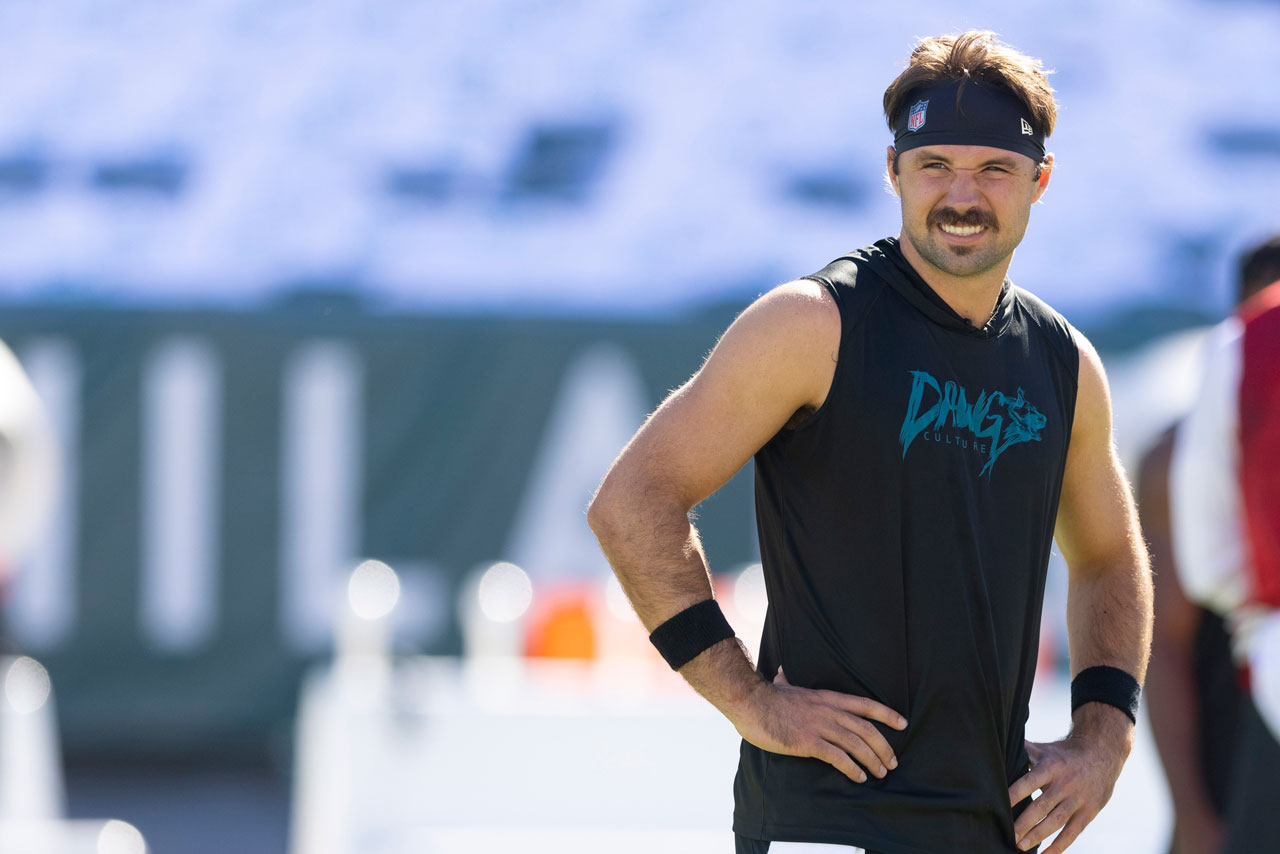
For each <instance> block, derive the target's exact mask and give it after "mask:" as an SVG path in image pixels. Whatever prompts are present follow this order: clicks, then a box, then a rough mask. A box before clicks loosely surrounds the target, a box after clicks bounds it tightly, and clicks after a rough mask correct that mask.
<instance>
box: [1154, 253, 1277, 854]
mask: <svg viewBox="0 0 1280 854" xmlns="http://www.w3.org/2000/svg"><path fill="white" fill-rule="evenodd" d="M1242 278H1244V279H1246V280H1252V281H1255V282H1266V283H1268V284H1267V285H1266V286H1265V287H1263V288H1262V289H1261V290H1260V291H1259V292H1258V293H1257V294H1255V295H1254V296H1253V297H1251V298H1250V299H1249V300H1248V301H1246V302H1245V303H1244V304H1243V305H1241V306H1240V307H1239V308H1238V309H1237V311H1236V312H1235V314H1233V315H1232V316H1231V317H1230V318H1228V319H1227V320H1226V321H1224V322H1223V323H1222V324H1220V325H1219V326H1218V327H1217V328H1216V329H1215V330H1214V331H1213V333H1212V334H1211V335H1210V337H1209V340H1208V342H1207V347H1206V352H1205V366H1204V376H1203V379H1202V382H1201V387H1200V392H1199V394H1198V395H1197V397H1196V401H1195V403H1194V404H1193V405H1192V408H1191V411H1190V412H1189V413H1188V414H1187V417H1186V419H1185V420H1184V422H1183V425H1182V427H1180V428H1179V430H1178V436H1177V439H1176V441H1175V443H1174V453H1173V462H1172V467H1171V473H1170V499H1171V509H1172V521H1173V542H1174V547H1175V549H1176V552H1175V554H1176V557H1177V561H1176V566H1177V568H1178V572H1179V575H1180V578H1181V581H1182V586H1183V587H1184V588H1185V589H1186V591H1187V593H1188V595H1190V596H1191V597H1192V598H1193V599H1195V600H1196V601H1198V602H1201V603H1203V604H1204V605H1206V606H1207V607H1209V608H1211V609H1213V610H1214V611H1216V612H1217V613H1219V614H1222V615H1224V616H1225V617H1226V618H1227V623H1228V626H1229V628H1230V630H1231V635H1232V643H1233V648H1234V652H1235V656H1236V660H1237V662H1238V663H1239V664H1240V665H1241V666H1242V668H1243V671H1244V674H1245V682H1246V691H1245V695H1244V696H1243V697H1242V699H1241V704H1240V717H1241V723H1240V728H1239V747H1238V749H1237V751H1236V754H1235V762H1234V764H1235V768H1234V771H1233V773H1232V777H1231V782H1230V797H1229V799H1228V805H1227V820H1226V830H1225V834H1224V840H1223V847H1222V850H1223V851H1224V852H1226V854H1236V853H1237V852H1252V851H1274V850H1280V829H1278V828H1277V824H1276V821H1275V806H1276V792H1277V790H1280V238H1275V239H1272V240H1270V241H1268V242H1266V243H1264V244H1262V245H1261V246H1259V247H1257V248H1256V249H1255V250H1254V251H1252V252H1251V253H1249V255H1248V256H1247V257H1246V259H1245V262H1244V264H1243V269H1242Z"/></svg>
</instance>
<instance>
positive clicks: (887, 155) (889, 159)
mask: <svg viewBox="0 0 1280 854" xmlns="http://www.w3.org/2000/svg"><path fill="white" fill-rule="evenodd" d="M897 153H898V152H897V150H896V149H895V148H894V147H893V146H892V145H891V146H889V147H888V148H886V149H885V152H884V170H885V177H887V178H888V179H889V188H890V189H892V190H893V194H894V195H895V196H897V197H898V198H902V193H901V192H900V191H899V190H898V173H897V172H894V171H893V157H894V155H895V154H897Z"/></svg>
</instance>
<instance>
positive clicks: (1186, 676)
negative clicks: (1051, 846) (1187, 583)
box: [1138, 424, 1240, 854]
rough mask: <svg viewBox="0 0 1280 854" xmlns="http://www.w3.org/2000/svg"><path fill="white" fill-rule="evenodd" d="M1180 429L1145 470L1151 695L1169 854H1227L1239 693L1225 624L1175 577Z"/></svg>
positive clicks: (1141, 475) (1171, 431) (1154, 450)
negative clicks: (1173, 483) (1169, 811)
mask: <svg viewBox="0 0 1280 854" xmlns="http://www.w3.org/2000/svg"><path fill="white" fill-rule="evenodd" d="M1176 430H1177V425H1176V424H1175V425H1174V426H1171V427H1169V428H1168V429H1167V430H1165V431H1164V432H1163V433H1162V434H1161V435H1160V437H1159V439H1157V440H1156V443H1155V444H1154V445H1153V446H1152V447H1151V449H1150V450H1149V451H1148V452H1147V453H1146V455H1145V456H1143V458H1142V462H1141V464H1140V465H1139V468H1138V510H1139V516H1140V518H1141V520H1142V530H1143V532H1144V533H1145V534H1146V536H1147V544H1148V548H1149V551H1150V555H1151V570H1152V572H1151V574H1152V579H1153V581H1154V585H1155V616H1156V620H1155V632H1154V634H1153V636H1152V642H1151V663H1150V668H1149V669H1148V671H1147V681H1146V684H1145V685H1144V686H1143V690H1144V691H1145V693H1146V695H1147V703H1146V708H1147V717H1148V718H1150V720H1151V734H1152V736H1153V738H1154V740H1155V744H1156V751H1157V752H1158V753H1159V754H1160V764H1161V765H1162V766H1163V767H1164V773H1165V778H1166V779H1167V780H1168V782H1169V794H1170V795H1171V796H1172V798H1173V833H1172V838H1171V839H1170V841H1169V854H1220V852H1221V850H1222V823H1223V818H1224V817H1225V816H1226V808H1227V793H1228V791H1229V783H1230V780H1231V765H1232V758H1233V756H1234V753H1235V745H1236V734H1237V721H1238V707H1239V701H1240V690H1239V688H1238V687H1237V684H1236V671H1235V665H1234V664H1233V663H1232V660H1231V642H1230V639H1229V638H1228V636H1227V629H1226V625H1225V624H1224V623H1223V620H1222V617H1220V616H1219V615H1217V614H1215V613H1214V612H1213V611H1210V610H1209V609H1207V608H1204V607H1202V606H1200V605H1198V604H1196V603H1194V602H1192V601H1190V600H1189V599H1187V597H1186V594H1185V592H1184V591H1183V589H1182V585H1181V584H1179V583H1178V575H1177V572H1176V571H1175V569H1174V560H1173V554H1172V551H1173V545H1172V536H1173V534H1172V530H1171V528H1170V523H1169V464H1170V460H1171V459H1172V456H1173V443H1174V436H1175V433H1176Z"/></svg>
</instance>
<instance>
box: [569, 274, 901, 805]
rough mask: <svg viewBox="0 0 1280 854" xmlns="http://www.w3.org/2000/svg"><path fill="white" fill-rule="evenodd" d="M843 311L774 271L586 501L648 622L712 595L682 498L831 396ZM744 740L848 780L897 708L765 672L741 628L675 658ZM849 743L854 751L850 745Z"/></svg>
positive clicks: (704, 488) (880, 767)
mask: <svg viewBox="0 0 1280 854" xmlns="http://www.w3.org/2000/svg"><path fill="white" fill-rule="evenodd" d="M839 342H840V315H839V310H838V308H837V307H836V304H835V301H834V299H833V298H832V297H831V295H830V294H828V293H827V292H826V290H825V289H824V288H823V287H822V286H821V285H819V284H817V283H816V282H812V281H805V280H802V281H797V282H792V283H789V284H786V285H782V286H781V287H778V288H776V289H774V290H773V291H771V292H769V293H768V294H766V295H765V296H763V297H761V298H760V299H759V300H757V301H756V302H755V303H753V304H752V305H751V306H750V307H749V308H748V309H747V310H746V311H744V312H743V313H742V315H741V316H739V317H738V319H737V320H736V321H734V323H733V325H732V326H730V327H729V330H728V331H727V332H725V334H724V336H723V337H722V338H721V339H720V341H719V343H718V344H717V345H716V347H715V349H714V350H713V351H712V353H711V355H710V356H708V357H707V360H706V362H705V363H704V364H703V366H702V368H701V369H700V370H699V371H698V372H697V373H696V374H695V375H694V376H693V378H692V379H691V380H689V382H687V383H685V385H684V386H682V387H681V388H679V389H677V390H676V391H675V392H673V393H672V394H671V395H670V396H669V397H668V398H667V399H666V401H664V402H663V404H662V405H661V406H660V407H659V408H658V410H657V411H656V412H655V413H654V414H653V415H652V416H650V417H649V419H648V420H647V421H646V422H645V424H644V426H643V427H641V428H640V431H639V432H638V433H637V434H636V435H635V437H634V438H632V440H631V441H630V442H629V443H628V444H627V446H626V448H624V449H623V451H622V453H621V454H620V455H619V457H618V459H617V460H616V461H615V462H614V464H613V466H612V467H611V468H610V469H609V473H608V475H607V476H606V477H605V479H604V482H603V483H602V484H601V486H600V489H599V491H598V492H597V493H596V496H595V498H594V499H593V500H592V502H591V507H590V510H589V511H588V515H587V518H588V522H589V523H590V525H591V529H592V530H593V531H594V532H595V533H596V536H597V537H598V538H599V540H600V545H601V547H602V548H603V549H604V552H605V555H606V557H608V559H609V562H610V563H611V564H612V565H613V568H614V571H615V572H616V574H617V576H618V580H619V581H620V582H621V583H622V587H623V589H624V590H625V591H626V593H627V596H628V598H630V600H631V604H632V605H633V606H634V607H635V609H636V613H637V614H638V615H639V617H640V620H641V622H643V623H644V625H645V628H646V629H648V630H649V631H653V629H655V628H656V627H657V626H658V625H660V624H661V623H663V622H665V621H666V620H668V619H670V618H671V617H672V616H674V615H676V614H678V613H679V612H680V611H682V610H684V609H685V608H687V607H689V606H691V605H694V604H696V603H698V602H701V601H703V600H705V599H710V598H712V595H713V593H712V587H711V581H710V573H709V571H708V568H707V563H706V557H705V555H704V553H703V550H702V543H701V542H700V541H699V539H698V532H697V529H696V528H694V526H693V524H692V523H691V522H690V520H689V511H690V510H691V509H692V508H693V507H694V506H695V505H696V504H698V503H699V502H700V501H702V500H703V499H704V498H706V497H707V496H709V495H710V494H711V493H713V492H714V491H715V490H717V489H719V488H720V486H721V485H723V484H724V483H725V482H726V481H728V480H729V478H730V477H732V476H733V475H734V473H735V472H737V471H738V469H740V468H742V466H743V465H744V464H745V463H746V462H747V461H748V460H749V459H750V458H751V457H752V455H754V454H755V452H756V451H757V450H759V449H760V448H761V447H762V446H763V445H764V444H765V443H766V442H768V441H769V440H770V439H771V438H772V437H773V436H774V435H776V434H777V433H778V431H780V430H782V429H784V428H785V427H786V425H787V424H788V423H789V422H791V421H792V420H793V419H794V418H796V417H802V416H803V415H804V414H805V413H807V412H810V411H813V410H816V409H817V408H818V407H820V406H821V405H822V403H823V401H824V400H825V399H826V395H827V391H828V389H829V388H830V386H831V380H832V377H833V376H834V373H835V361H836V357H837V351H838V349H839ZM680 674H681V675H682V676H684V678H685V679H686V680H688V682H689V684H690V685H692V686H693V687H694V689H695V690H697V691H698V693H700V694H701V695H702V696H703V697H705V698H706V699H707V700H708V701H710V702H711V703H712V704H713V705H714V706H715V707H716V708H717V709H719V710H720V712H721V713H722V714H724V716H725V717H726V718H728V719H729V721H730V722H731V723H733V725H734V726H735V728H737V730H738V732H739V733H740V734H741V735H742V736H743V738H745V739H746V740H747V741H749V742H751V743H752V744H755V745H756V746H757V747H760V748H762V749H764V750H768V751H771V752H775V753H786V754H791V755H798V756H813V757H816V758H819V759H822V760H824V761H826V762H829V763H830V764H832V765H834V766H835V767H837V768H839V769H840V770H841V771H842V772H844V773H845V774H846V776H848V777H850V778H851V779H853V780H858V781H862V780H865V779H866V778H865V775H864V774H863V773H862V771H861V769H859V768H858V767H857V765H855V763H854V761H853V760H857V762H858V763H861V764H862V765H863V766H864V767H866V768H867V769H868V770H869V771H870V772H871V773H872V774H876V775H877V776H883V775H884V773H886V770H885V769H888V768H893V767H895V766H896V764H897V762H896V759H895V757H894V756H893V752H892V749H891V748H890V747H889V745H888V742H887V741H885V739H884V737H883V736H882V735H881V734H880V732H879V731H878V730H877V729H876V728H875V727H874V726H873V725H872V724H870V723H869V720H878V721H881V722H882V723H885V724H888V725H890V726H893V727H894V728H897V729H901V728H902V727H903V726H905V721H901V725H900V724H899V721H900V716H899V715H898V714H897V713H896V712H894V711H892V710H891V709H888V708H887V707H885V706H883V705H881V704H879V703H876V702H875V701H873V700H870V699H867V698H862V697H853V696H849V695H845V694H839V693H837V692H834V691H810V690H807V689H804V688H796V687H793V686H790V685H789V684H787V682H786V680H785V676H782V675H781V674H780V675H779V677H778V678H777V679H776V680H775V681H774V682H773V683H769V682H766V681H764V680H763V679H761V678H760V676H759V675H758V674H757V673H756V671H755V668H754V667H753V666H752V664H751V661H750V660H749V659H748V658H747V655H746V651H745V649H744V648H743V647H742V645H741V643H740V642H739V641H738V640H737V639H736V638H731V639H729V640H725V641H721V642H720V643H718V644H716V645H714V646H712V647H711V648H709V649H707V650H706V651H704V652H703V653H701V654H700V655H698V656H697V657H696V658H694V659H693V660H692V661H690V662H689V663H688V664H686V665H684V667H682V668H681V669H680ZM851 757H852V758H851Z"/></svg>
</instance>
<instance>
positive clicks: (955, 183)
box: [947, 169, 979, 211]
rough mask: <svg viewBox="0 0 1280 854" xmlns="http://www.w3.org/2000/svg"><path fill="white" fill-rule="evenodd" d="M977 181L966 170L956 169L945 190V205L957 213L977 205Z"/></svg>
mask: <svg viewBox="0 0 1280 854" xmlns="http://www.w3.org/2000/svg"><path fill="white" fill-rule="evenodd" d="M978 201H979V197H978V181H977V178H976V177H974V174H973V173H972V172H971V171H970V170H968V169H958V170H956V172H955V177H954V178H952V179H951V186H949V187H948V188H947V204H948V205H949V206H950V207H953V208H955V209H956V210H959V211H964V210H965V209H967V208H971V207H974V206H976V205H977V204H978Z"/></svg>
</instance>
